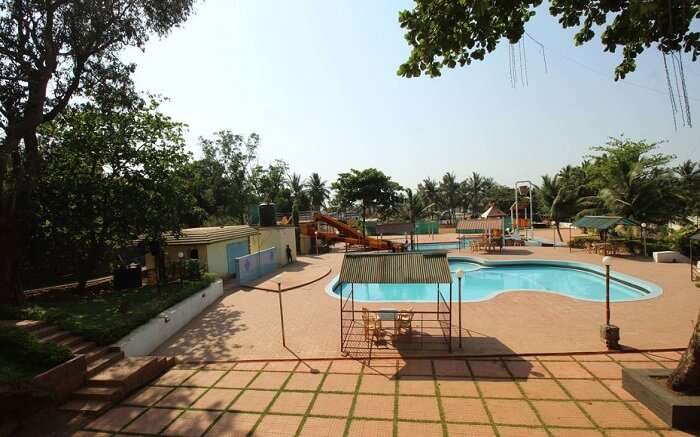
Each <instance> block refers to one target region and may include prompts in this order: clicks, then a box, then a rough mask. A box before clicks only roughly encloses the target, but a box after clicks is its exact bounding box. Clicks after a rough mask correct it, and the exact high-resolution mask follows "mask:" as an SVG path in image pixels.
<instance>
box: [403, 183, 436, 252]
mask: <svg viewBox="0 0 700 437" xmlns="http://www.w3.org/2000/svg"><path fill="white" fill-rule="evenodd" d="M433 205H434V204H432V203H430V204H428V203H426V201H425V199H424V198H423V196H422V195H421V194H420V193H418V194H416V195H414V194H413V190H411V189H410V188H407V189H406V197H405V199H404V201H403V203H402V204H401V205H400V206H399V217H401V218H402V219H403V220H407V221H408V222H409V223H410V224H411V249H414V248H415V238H414V236H415V232H416V222H417V221H418V220H420V219H421V218H424V217H426V216H427V215H428V214H429V213H430V211H431V209H432V207H433Z"/></svg>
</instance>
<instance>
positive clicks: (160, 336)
mask: <svg viewBox="0 0 700 437" xmlns="http://www.w3.org/2000/svg"><path fill="white" fill-rule="evenodd" d="M223 294H224V285H223V281H222V280H221V279H219V280H218V281H216V282H213V283H212V284H210V285H209V286H208V287H207V288H205V289H203V290H201V291H198V292H197V293H194V294H193V295H192V296H190V297H188V298H187V299H185V300H183V301H182V302H179V303H177V304H175V305H173V306H171V307H170V308H168V309H167V310H165V311H163V312H161V313H160V314H158V316H156V317H154V318H153V319H151V320H149V321H148V322H147V323H145V324H143V325H141V326H139V327H138V328H136V329H134V330H133V331H131V333H129V334H128V335H127V336H125V337H123V338H122V339H121V340H119V341H117V342H116V343H114V346H118V347H120V348H121V349H122V350H123V351H124V355H126V356H127V357H133V356H142V355H148V354H150V353H151V352H153V351H154V350H156V349H157V348H158V346H160V345H161V344H163V342H165V340H167V339H169V338H170V337H171V336H173V335H174V334H175V333H177V332H178V331H179V330H180V329H182V328H183V327H184V326H185V325H187V324H188V323H189V322H190V321H191V320H192V319H194V318H195V317H197V316H198V315H199V314H200V313H201V312H202V311H204V309H206V308H207V307H208V306H209V305H211V304H212V303H214V302H215V301H216V300H217V299H219V298H220V297H221V296H223Z"/></svg>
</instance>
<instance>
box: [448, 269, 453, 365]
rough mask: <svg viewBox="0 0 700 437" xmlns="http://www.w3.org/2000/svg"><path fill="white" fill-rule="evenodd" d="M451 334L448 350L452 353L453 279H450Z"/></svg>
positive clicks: (449, 335)
mask: <svg viewBox="0 0 700 437" xmlns="http://www.w3.org/2000/svg"><path fill="white" fill-rule="evenodd" d="M449 326H450V333H449V334H448V338H447V342H448V343H447V350H448V352H452V279H451V278H450V323H449Z"/></svg>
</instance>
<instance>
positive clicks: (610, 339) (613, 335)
mask: <svg viewBox="0 0 700 437" xmlns="http://www.w3.org/2000/svg"><path fill="white" fill-rule="evenodd" d="M603 265H604V266H605V324H604V325H602V326H601V327H600V337H601V340H603V341H605V345H606V346H607V347H608V349H619V348H620V343H619V342H620V328H619V327H617V326H615V325H612V324H610V266H611V265H612V257H610V256H605V257H603Z"/></svg>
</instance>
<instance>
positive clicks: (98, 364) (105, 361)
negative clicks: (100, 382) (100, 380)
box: [86, 348, 124, 378]
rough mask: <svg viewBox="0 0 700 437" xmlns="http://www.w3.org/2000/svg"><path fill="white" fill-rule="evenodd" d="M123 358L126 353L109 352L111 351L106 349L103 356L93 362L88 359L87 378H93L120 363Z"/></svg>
mask: <svg viewBox="0 0 700 437" xmlns="http://www.w3.org/2000/svg"><path fill="white" fill-rule="evenodd" d="M122 358H124V352H121V351H119V352H109V349H108V348H105V350H104V353H103V354H102V355H100V356H98V357H96V358H95V359H93V360H90V359H88V365H87V371H86V376H87V377H88V378H92V377H93V376H95V375H97V374H98V373H100V372H102V371H103V370H105V369H106V368H107V367H109V366H111V365H112V364H115V363H117V362H119V360H121V359H122Z"/></svg>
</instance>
